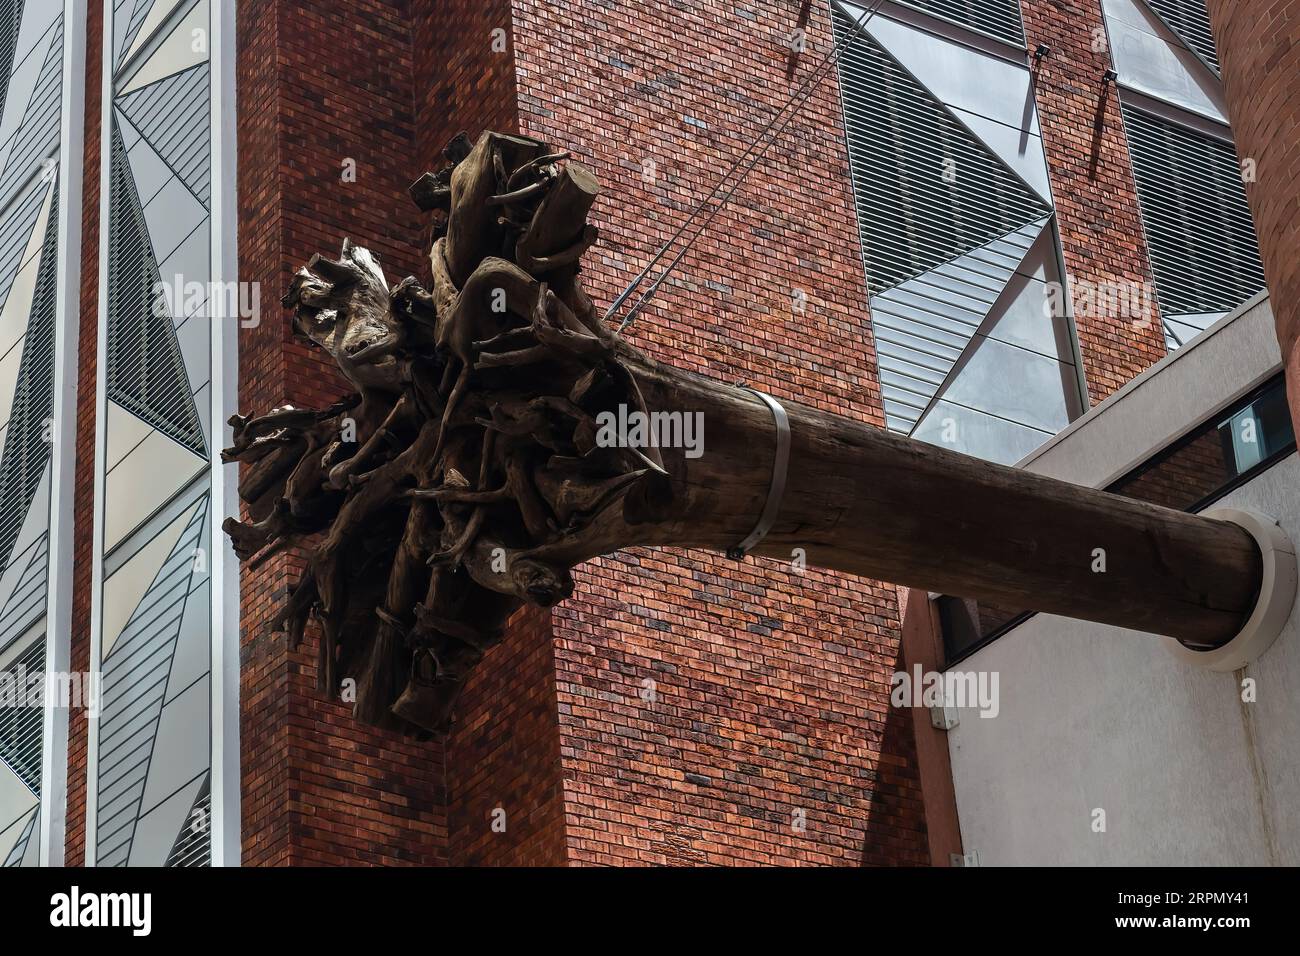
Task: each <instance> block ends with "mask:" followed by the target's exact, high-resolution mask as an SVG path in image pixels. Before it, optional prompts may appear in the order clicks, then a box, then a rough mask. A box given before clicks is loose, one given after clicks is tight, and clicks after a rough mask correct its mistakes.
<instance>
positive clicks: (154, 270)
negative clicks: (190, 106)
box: [107, 124, 206, 455]
mask: <svg viewBox="0 0 1300 956" xmlns="http://www.w3.org/2000/svg"><path fill="white" fill-rule="evenodd" d="M112 136H113V140H112V150H111V172H112V193H111V196H112V201H111V204H110V205H111V208H110V223H109V230H110V231H109V248H110V249H111V250H112V255H110V256H109V260H108V375H107V378H108V397H109V398H111V399H112V400H113V401H115V402H117V403H118V404H120V405H122V406H123V407H124V408H128V409H130V410H131V411H132V412H134V413H135V414H136V415H137V416H139V417H140V418H141V419H143V420H144V421H146V422H148V423H149V424H150V425H152V426H153V427H155V428H157V429H158V430H159V431H161V432H162V433H163V434H164V435H167V436H168V437H169V438H171V439H173V440H174V441H176V442H179V443H180V444H181V445H184V446H185V447H186V448H189V449H190V450H191V451H193V452H194V453H195V454H197V455H206V451H205V449H204V444H203V431H202V426H201V425H200V423H199V419H198V413H197V412H196V410H195V407H194V400H193V399H192V398H191V397H190V387H189V380H188V378H187V376H186V373H185V360H184V358H183V357H182V355H181V351H180V346H179V345H178V344H177V342H176V333H175V332H174V331H173V329H172V317H171V316H170V315H165V314H164V315H158V314H155V309H156V308H157V300H156V290H157V289H158V287H159V285H160V281H161V280H160V277H159V274H158V266H157V265H156V263H155V261H154V254H153V249H152V248H151V246H150V244H149V234H148V229H147V226H146V225H145V220H144V211H143V209H142V208H141V204H140V197H139V195H138V194H137V193H136V188H135V180H134V179H133V178H132V177H131V170H130V166H129V164H128V162H127V158H126V150H125V148H124V147H123V145H122V136H121V133H120V132H119V131H118V129H117V126H116V124H114V126H113V131H112Z"/></svg>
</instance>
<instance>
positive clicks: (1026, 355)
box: [835, 0, 1084, 464]
mask: <svg viewBox="0 0 1300 956" xmlns="http://www.w3.org/2000/svg"><path fill="white" fill-rule="evenodd" d="M909 6H910V7H915V8H917V9H918V10H924V11H925V12H926V13H929V14H934V15H935V16H933V17H929V18H927V17H917V16H915V15H914V16H912V17H909V18H901V17H900V8H899V7H897V6H895V5H886V7H884V8H882V9H881V10H879V11H878V12H876V13H874V15H868V13H869V11H868V10H866V9H864V8H863V7H861V6H856V5H853V4H848V3H837V4H836V5H835V26H836V30H837V34H838V37H839V39H840V40H841V41H843V42H845V43H846V46H845V51H844V53H843V54H842V56H841V59H840V87H841V95H842V97H843V105H844V114H845V129H846V132H847V136H848V149H849V165H850V170H851V173H852V177H853V190H854V199H855V204H856V207H857V213H858V223H859V227H860V230H861V238H862V254H863V260H864V265H865V268H866V274H867V287H868V304H869V307H870V312H871V322H872V331H873V333H874V337H875V342H876V353H877V357H878V362H879V371H880V384H881V392H882V398H883V403H884V410H885V418H886V424H887V426H888V427H889V429H890V430H891V431H895V432H898V433H900V434H905V435H910V436H912V437H914V438H917V439H920V440H922V441H927V442H931V443H934V444H941V445H945V446H947V447H951V448H953V449H955V450H957V451H961V452H964V453H966V454H970V455H975V456H977V457H981V458H986V459H989V460H992V461H997V462H1001V463H1004V464H1011V463H1014V462H1016V461H1018V460H1020V459H1021V458H1023V457H1024V456H1025V455H1027V454H1029V453H1030V452H1032V451H1033V450H1034V449H1035V448H1037V447H1038V446H1039V445H1041V444H1042V443H1043V442H1044V441H1046V440H1047V439H1049V438H1051V437H1052V436H1053V435H1055V434H1056V433H1057V432H1058V431H1060V430H1061V429H1062V428H1064V427H1065V426H1066V425H1068V424H1069V423H1070V421H1072V420H1073V419H1074V418H1077V417H1078V416H1079V415H1080V414H1082V411H1083V408H1084V401H1083V391H1082V387H1081V376H1080V374H1079V371H1078V368H1077V360H1076V353H1077V349H1076V345H1075V340H1074V329H1073V325H1072V322H1071V319H1070V316H1069V315H1068V314H1067V313H1068V309H1067V308H1064V307H1061V308H1053V302H1054V301H1056V302H1060V301H1063V300H1064V299H1065V298H1068V297H1066V296H1062V295H1060V294H1059V291H1060V290H1061V289H1062V287H1063V283H1062V269H1061V265H1060V261H1061V260H1060V251H1059V240H1058V237H1057V229H1056V221H1055V214H1054V203H1053V198H1052V191H1051V187H1050V185H1049V181H1048V175H1047V161H1046V156H1045V153H1044V150H1043V145H1042V138H1041V131H1040V129H1039V125H1038V115H1037V108H1036V105H1035V102H1034V93H1033V86H1032V78H1031V75H1030V71H1029V64H1028V57H1027V55H1026V53H1025V50H1024V37H1023V30H1022V28H1021V25H1020V19H1019V5H1018V4H1017V3H1005V2H1001V0H997V2H994V0H990V2H987V3H983V4H980V5H969V4H964V3H962V4H939V3H916V4H911V5H909ZM977 6H978V9H977ZM958 7H960V8H962V9H963V10H965V11H966V15H965V16H961V15H959V14H960V13H961V11H960V10H958V9H957V8H958ZM993 13H997V14H998V15H999V16H1000V17H1001V18H1002V19H1001V21H1000V22H1002V23H1003V24H1004V26H1005V29H1003V30H1002V31H1001V32H1002V33H1005V34H1006V36H1005V37H1000V36H999V31H997V30H994V29H990V27H991V26H992V21H987V20H983V19H981V17H984V16H985V15H990V16H991V15H992V14H993ZM891 14H892V16H891ZM995 37H996V39H995ZM1004 39H1005V40H1006V42H1002V41H1003V40H1004ZM1054 293H1056V294H1055V297H1054Z"/></svg>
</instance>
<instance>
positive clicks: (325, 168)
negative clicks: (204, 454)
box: [236, 0, 447, 865]
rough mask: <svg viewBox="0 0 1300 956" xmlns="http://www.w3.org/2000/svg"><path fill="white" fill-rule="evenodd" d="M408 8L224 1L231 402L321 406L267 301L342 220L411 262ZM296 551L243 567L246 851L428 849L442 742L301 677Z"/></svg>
mask: <svg viewBox="0 0 1300 956" xmlns="http://www.w3.org/2000/svg"><path fill="white" fill-rule="evenodd" d="M409 14H410V11H409V4H408V3H407V2H406V0H354V2H351V3H349V4H347V5H346V6H338V5H331V4H319V3H312V2H310V0H240V2H239V7H238V10H237V13H236V24H237V29H238V44H239V49H238V59H237V69H238V78H237V79H238V87H239V89H238V95H239V126H238V136H239V144H238V147H239V173H238V176H239V254H240V278H241V279H242V280H244V281H250V282H258V283H260V284H261V287H262V302H263V303H264V311H263V315H262V322H261V325H260V326H259V327H257V328H255V329H247V330H243V331H241V334H240V342H239V348H240V405H241V407H242V408H244V409H250V410H251V409H256V410H259V411H261V410H265V409H269V408H272V407H274V406H276V405H280V404H284V403H285V402H286V401H287V402H291V403H293V404H302V405H310V406H320V405H323V404H325V403H327V402H329V401H330V400H332V399H333V398H335V397H337V396H338V394H340V393H341V392H342V390H343V388H342V383H341V382H340V380H339V378H338V377H337V372H336V371H335V369H334V368H333V365H332V363H331V362H330V361H329V360H328V358H327V357H326V356H324V355H323V353H321V352H320V351H319V350H317V349H315V348H311V347H309V346H308V345H307V344H305V343H303V342H301V341H299V340H297V339H296V338H295V336H294V335H293V333H292V330H291V327H290V324H289V322H288V320H287V318H286V315H285V313H284V312H283V311H282V310H281V309H280V308H279V298H280V294H281V292H282V291H283V290H284V288H285V287H286V285H287V283H288V280H289V277H290V275H291V274H292V272H293V270H294V269H296V268H297V267H298V266H300V265H301V264H302V263H304V262H305V261H306V260H307V259H308V258H310V256H311V255H312V254H313V253H315V252H323V253H327V254H330V255H337V254H338V251H339V247H340V244H341V242H342V240H343V238H344V237H345V236H350V237H352V238H354V239H355V240H356V241H357V242H359V243H361V244H363V245H366V246H368V247H370V248H371V249H372V250H374V251H375V252H377V253H378V254H379V255H380V257H381V258H382V260H383V263H384V265H385V267H386V268H387V269H388V271H389V274H390V275H395V276H398V277H400V276H403V275H407V274H410V273H414V272H418V271H419V270H420V268H421V266H422V263H423V255H422V252H423V250H422V248H421V246H422V243H421V236H420V233H421V229H420V219H419V214H418V210H417V209H415V207H414V206H413V204H412V203H411V201H410V199H409V198H408V197H407V195H406V186H407V185H408V184H409V183H410V182H411V180H413V179H414V178H415V176H416V175H417V172H416V166H417V163H418V160H417V158H416V150H415V145H414V143H415V138H416V135H415V133H416V131H415V115H414V101H415V93H414V83H413V72H412V59H413V52H412V37H411V26H410V19H409ZM349 160H351V161H352V163H353V164H355V165H354V166H352V164H349V166H352V168H354V169H355V180H353V179H351V178H345V177H344V176H343V175H342V174H343V171H344V168H345V163H347V161H349ZM302 567H303V555H302V554H285V555H281V556H278V557H276V558H274V559H272V560H271V561H268V562H267V563H266V564H264V565H262V566H261V567H260V568H257V569H255V570H250V569H245V570H244V572H243V574H242V579H241V586H242V608H241V610H242V620H241V661H240V665H241V681H240V693H241V716H242V720H241V725H242V726H241V740H240V744H241V751H242V752H241V763H242V778H243V779H242V783H243V803H242V816H243V820H242V823H243V860H244V863H245V864H247V865H267V864H281V865H283V864H353V865H355V864H372V863H375V864H395V863H421V864H434V863H440V862H444V861H445V859H446V844H447V840H446V836H447V821H446V808H445V796H444V790H443V760H442V747H441V746H440V745H439V744H436V743H428V744H419V743H415V742H412V741H410V740H407V739H403V738H401V737H399V736H397V735H395V734H387V733H380V732H377V731H374V730H371V729H368V728H364V727H360V726H358V725H357V724H356V723H355V722H354V721H353V720H352V718H351V717H350V715H349V713H348V711H349V708H348V706H347V705H344V704H342V703H339V702H331V701H327V700H322V699H321V697H320V695H319V694H318V692H317V691H316V689H315V642H314V641H313V640H310V639H309V640H308V641H306V642H305V646H304V647H302V648H300V649H298V650H290V649H288V648H287V647H286V646H285V640H284V637H283V635H271V634H268V633H267V628H266V624H267V621H268V620H269V619H270V617H271V616H272V615H273V613H274V612H275V610H276V609H278V608H279V607H280V606H281V605H282V603H283V601H284V599H285V596H286V593H287V587H288V585H289V583H290V582H292V581H294V580H296V579H297V577H298V575H299V574H300V573H301V571H302ZM309 637H310V635H309Z"/></svg>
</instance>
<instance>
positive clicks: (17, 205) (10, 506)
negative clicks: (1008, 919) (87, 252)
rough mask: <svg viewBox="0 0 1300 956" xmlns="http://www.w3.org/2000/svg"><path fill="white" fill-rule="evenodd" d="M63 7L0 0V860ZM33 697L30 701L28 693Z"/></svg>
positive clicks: (30, 766) (41, 451)
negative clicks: (1, 1)
mask: <svg viewBox="0 0 1300 956" xmlns="http://www.w3.org/2000/svg"><path fill="white" fill-rule="evenodd" d="M64 28H65V24H64V20H63V4H62V3H58V2H54V0H25V2H22V0H9V2H4V3H0V863H2V864H3V865H5V866H35V865H38V863H40V862H41V854H40V846H39V844H40V814H41V798H42V795H43V794H44V791H45V781H44V780H43V779H42V778H43V772H42V758H43V755H44V747H45V744H46V740H45V731H44V717H45V709H44V706H43V702H42V699H41V697H40V696H39V689H40V688H41V687H43V685H44V671H45V667H46V660H47V659H48V646H47V645H48V643H49V642H50V641H51V640H66V634H63V633H61V630H62V629H57V630H54V631H52V629H51V628H49V627H47V620H48V619H49V605H50V603H51V570H52V561H51V548H50V531H51V521H52V517H53V510H54V509H55V508H56V507H57V504H58V502H57V500H56V498H57V496H56V495H55V494H54V492H53V491H52V487H53V481H54V479H53V475H54V449H55V448H56V446H57V445H58V442H57V441H56V437H57V435H56V433H57V429H56V427H55V422H54V410H55V409H54V406H55V382H56V368H57V362H56V356H55V344H56V337H57V328H58V325H59V323H60V321H61V320H62V319H63V317H64V316H65V311H66V307H65V303H64V302H63V301H62V289H61V278H62V276H61V263H60V245H61V243H60V226H59V223H60V216H59V209H60V204H61V203H60V200H61V199H62V198H63V193H64V191H65V190H66V188H67V182H66V177H65V175H64V172H65V171H64V169H63V168H61V167H62V161H63V156H62V155H61V152H60V146H61V138H62V119H63V115H62V110H63V94H64V87H65V83H66V82H67V78H66V77H65V76H64V42H65V36H64ZM34 694H35V696H34Z"/></svg>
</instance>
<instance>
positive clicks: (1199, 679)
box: [948, 302, 1300, 866]
mask: <svg viewBox="0 0 1300 956" xmlns="http://www.w3.org/2000/svg"><path fill="white" fill-rule="evenodd" d="M1279 367H1280V356H1279V354H1278V350H1277V346H1276V342H1275V340H1274V339H1273V336H1272V319H1271V314H1270V313H1269V311H1268V307H1267V302H1262V303H1261V302H1257V303H1255V304H1253V305H1252V306H1251V307H1248V308H1246V309H1244V310H1243V311H1242V312H1240V313H1238V314H1236V315H1233V316H1229V317H1228V318H1226V319H1225V320H1223V322H1221V323H1219V324H1218V325H1217V326H1215V327H1214V328H1213V329H1212V330H1211V331H1210V332H1209V333H1207V335H1206V336H1205V337H1203V338H1202V339H1200V340H1198V341H1197V342H1196V343H1195V344H1194V345H1193V346H1191V347H1189V348H1188V349H1187V350H1185V351H1184V352H1180V353H1177V354H1176V355H1175V356H1172V357H1171V358H1170V359H1168V360H1166V361H1165V362H1163V363H1161V364H1160V365H1159V366H1156V367H1155V368H1154V369H1152V370H1151V371H1150V372H1149V373H1147V374H1146V375H1144V376H1142V377H1141V378H1140V379H1138V380H1135V381H1134V382H1133V383H1132V384H1131V386H1130V387H1129V388H1128V389H1125V390H1124V392H1121V393H1120V394H1118V395H1116V396H1115V397H1114V398H1113V399H1112V400H1111V401H1109V402H1107V403H1106V404H1105V405H1102V406H1099V407H1098V408H1097V409H1094V410H1093V412H1092V413H1090V414H1089V415H1088V416H1087V417H1086V418H1085V419H1082V420H1081V421H1080V422H1078V423H1076V425H1075V426H1074V427H1072V428H1071V430H1070V431H1069V432H1067V433H1066V434H1064V435H1063V436H1061V438H1059V439H1058V440H1057V441H1056V442H1054V443H1053V444H1052V445H1051V446H1049V447H1048V448H1045V449H1043V450H1042V451H1040V452H1039V453H1036V454H1035V456H1033V458H1032V459H1031V460H1029V461H1027V462H1025V463H1024V465H1025V467H1028V468H1030V469H1031V470H1035V471H1041V472H1045V473H1050V474H1054V475H1056V476H1058V477H1062V478H1067V479H1070V480H1075V481H1078V482H1079V483H1081V484H1091V485H1102V484H1105V483H1107V482H1108V481H1109V480H1111V479H1112V478H1114V477H1116V476H1117V475H1119V474H1122V473H1124V472H1125V471H1126V470H1128V468H1129V467H1131V466H1132V465H1133V464H1135V463H1137V462H1140V461H1142V460H1143V459H1144V458H1146V457H1147V456H1148V455H1149V454H1150V453H1151V452H1153V451H1155V450H1158V449H1159V448H1161V447H1163V446H1164V445H1165V444H1167V443H1168V441H1169V440H1172V439H1173V438H1176V437H1178V436H1179V434H1181V433H1183V432H1185V431H1187V430H1188V429H1190V428H1192V427H1194V426H1196V425H1197V424H1199V423H1200V422H1201V421H1203V420H1204V418H1205V417H1206V416H1207V415H1209V414H1212V413H1213V412H1214V411H1215V410H1217V409H1218V408H1220V407H1222V405H1223V404H1225V403H1226V402H1229V401H1231V400H1232V399H1233V398H1235V397H1237V396H1239V395H1240V394H1241V393H1243V392H1244V391H1246V390H1247V388H1249V387H1252V386H1253V385H1254V384H1256V383H1257V382H1259V381H1262V380H1264V379H1265V378H1267V377H1268V375H1270V374H1272V373H1273V372H1274V371H1275V370H1276V369H1277V368H1279ZM1297 488H1300V462H1298V461H1297V458H1296V456H1294V455H1292V456H1291V457H1289V458H1287V459H1286V460H1284V461H1283V462H1282V463H1280V464H1278V465H1276V466H1275V467H1273V468H1272V469H1270V470H1269V471H1267V472H1265V473H1264V474H1263V475H1261V476H1260V477H1258V478H1257V479H1255V480H1254V481H1252V482H1251V483H1250V484H1248V485H1246V486H1243V487H1242V488H1239V489H1237V490H1236V491H1234V492H1233V493H1232V494H1231V495H1229V496H1228V497H1227V498H1225V499H1224V500H1223V501H1222V502H1220V506H1224V507H1236V508H1244V509H1248V510H1253V511H1257V512H1261V513H1264V514H1268V515H1270V516H1272V517H1274V518H1276V519H1278V520H1279V521H1280V523H1281V524H1282V526H1283V528H1284V529H1285V530H1286V531H1287V533H1288V534H1289V535H1290V536H1291V538H1292V540H1293V541H1300V495H1297V493H1296V489H1297ZM1298 632H1300V615H1297V614H1296V613H1295V612H1294V611H1293V612H1292V617H1291V620H1290V622H1289V623H1288V625H1287V627H1286V630H1285V631H1284V633H1283V634H1282V636H1281V637H1280V638H1279V639H1278V640H1277V642H1276V643H1275V644H1274V645H1273V646H1272V647H1271V648H1270V650H1269V651H1268V652H1267V653H1265V655H1264V656H1263V657H1261V658H1260V659H1259V660H1258V661H1257V662H1256V663H1254V664H1252V665H1251V666H1250V667H1248V668H1246V669H1245V670H1244V671H1240V672H1237V673H1235V674H1216V673H1211V672H1209V671H1206V670H1202V669H1199V668H1197V667H1195V666H1193V665H1188V664H1184V663H1181V662H1180V661H1179V660H1177V659H1176V658H1175V657H1174V655H1173V654H1171V653H1169V650H1168V649H1167V647H1165V646H1163V645H1164V644H1165V642H1166V639H1164V638H1159V637H1153V636H1151V635H1143V634H1138V633H1135V632H1132V631H1125V630H1121V629H1119V628H1112V627H1103V626H1100V625H1094V624H1088V623H1084V622H1079V621H1071V620H1066V619H1063V618H1057V617H1052V616H1048V615H1039V616H1038V617H1035V618H1033V619H1031V620H1030V621H1028V622H1026V623H1025V624H1023V625H1021V626H1020V627H1019V628H1016V629H1015V630H1014V631H1012V632H1010V633H1009V634H1007V635H1005V636H1003V637H1002V638H1000V639H999V640H997V641H995V642H994V643H993V644H991V645H990V646H988V647H987V648H984V649H983V650H981V651H979V652H977V653H976V654H974V655H972V656H971V657H970V658H968V659H966V660H965V661H963V662H962V663H961V664H960V665H958V667H957V668H956V669H958V670H962V671H971V670H975V671H980V670H988V671H996V672H998V674H999V689H1000V712H999V714H998V716H997V717H995V718H991V719H986V718H980V717H978V716H977V714H975V713H974V712H962V717H961V722H960V724H959V725H958V726H957V727H956V728H954V729H953V730H951V731H950V732H949V735H948V743H949V751H950V754H951V759H952V769H953V780H954V788H955V792H956V798H957V810H958V816H959V818H960V823H961V830H962V839H963V844H964V847H965V849H966V851H967V852H970V851H975V852H977V853H978V854H979V858H980V865H983V866H991V865H994V866H995V865H1012V864H1046V865H1052V864H1080V865H1091V864H1098V865H1161V864H1166V865H1189V864H1224V865H1237V864H1288V865H1298V864H1300V693H1298V688H1300V633H1298ZM1244 678H1251V679H1253V680H1254V681H1255V683H1256V694H1257V700H1256V701H1255V702H1254V703H1243V701H1242V681H1243V679H1244ZM1096 809H1102V810H1104V811H1105V813H1106V829H1105V831H1104V832H1095V830H1094V811H1095V810H1096Z"/></svg>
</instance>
